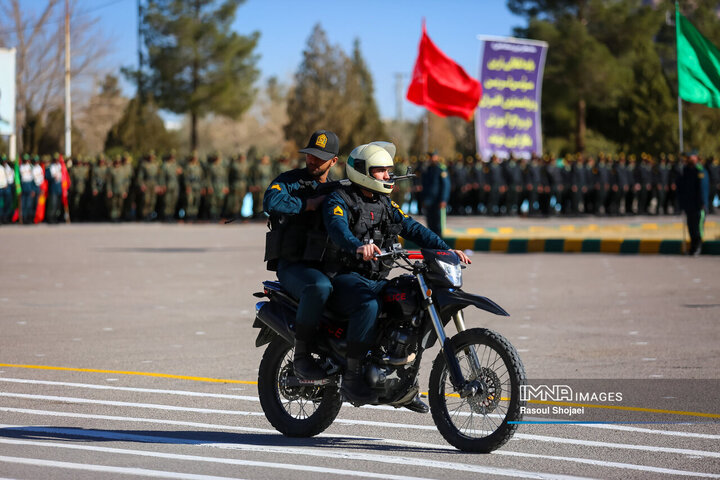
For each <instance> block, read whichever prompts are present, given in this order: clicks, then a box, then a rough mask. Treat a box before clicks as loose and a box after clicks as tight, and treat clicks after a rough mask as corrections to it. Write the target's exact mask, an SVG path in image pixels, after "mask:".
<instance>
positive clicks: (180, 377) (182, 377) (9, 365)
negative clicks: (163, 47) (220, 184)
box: [0, 363, 720, 418]
mask: <svg viewBox="0 0 720 480" xmlns="http://www.w3.org/2000/svg"><path fill="white" fill-rule="evenodd" d="M0 367H6V368H28V369H33V370H55V371H64V372H89V373H112V374H115V375H137V376H142V377H158V378H173V379H177V380H191V381H194V382H213V383H241V384H244V385H257V382H253V381H249V380H232V379H227V378H209V377H191V376H187V375H172V374H169V373H152V372H131V371H124V370H101V369H97V368H72V367H53V366H48V365H16V364H12V363H0ZM422 395H424V396H426V397H427V395H428V394H427V392H422ZM446 396H449V397H459V395H458V394H457V393H450V394H446ZM501 400H502V401H505V402H507V401H509V400H510V398H505V397H502V398H501ZM528 403H540V404H545V405H559V406H563V407H588V408H604V409H607V410H624V411H628V412H648V413H665V414H669V415H686V416H692V417H705V418H720V414H717V413H702V412H683V411H679V410H660V409H656V408H641V407H621V406H618V405H592V404H588V403H570V402H549V401H542V400H530V401H528Z"/></svg>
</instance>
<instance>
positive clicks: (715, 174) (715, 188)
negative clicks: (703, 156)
mask: <svg viewBox="0 0 720 480" xmlns="http://www.w3.org/2000/svg"><path fill="white" fill-rule="evenodd" d="M705 169H706V170H707V172H708V176H709V177H710V197H709V200H708V213H715V205H714V203H715V197H717V196H718V194H720V158H719V157H718V156H717V155H716V156H714V157H712V158H709V159H708V160H707V163H706V168H705Z"/></svg>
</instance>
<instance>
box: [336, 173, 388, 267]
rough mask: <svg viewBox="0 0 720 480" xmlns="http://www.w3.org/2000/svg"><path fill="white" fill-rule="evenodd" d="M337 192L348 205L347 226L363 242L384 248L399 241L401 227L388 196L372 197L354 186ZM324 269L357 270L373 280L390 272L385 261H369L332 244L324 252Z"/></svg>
mask: <svg viewBox="0 0 720 480" xmlns="http://www.w3.org/2000/svg"><path fill="white" fill-rule="evenodd" d="M338 194H339V195H340V197H342V199H343V200H344V201H345V204H346V206H347V208H348V212H347V219H348V226H349V227H350V231H351V232H352V233H353V235H354V236H355V238H357V239H358V240H360V241H361V242H362V243H363V244H369V243H374V244H375V245H377V246H378V247H379V248H381V249H382V248H386V247H390V246H391V245H392V244H393V243H397V241H398V234H399V233H400V231H401V230H402V226H401V225H400V224H399V223H396V222H395V221H394V219H393V218H394V216H393V209H392V205H391V204H390V198H389V197H388V196H387V195H375V196H374V197H373V198H372V199H369V198H367V197H365V196H364V195H363V194H362V193H361V192H360V191H359V190H358V189H357V188H354V187H350V188H345V189H342V190H338ZM325 269H326V271H328V272H329V273H330V274H337V273H347V272H358V273H360V274H361V275H363V276H364V277H367V278H370V279H371V280H378V279H381V278H385V277H387V275H388V273H389V272H390V266H386V265H384V264H383V263H382V262H379V261H376V260H373V261H370V262H366V261H364V260H363V259H362V258H358V255H357V254H356V253H355V252H353V253H350V252H345V251H343V250H340V249H339V248H338V247H337V246H335V245H332V244H331V246H330V247H329V248H328V251H327V254H326V255H325Z"/></svg>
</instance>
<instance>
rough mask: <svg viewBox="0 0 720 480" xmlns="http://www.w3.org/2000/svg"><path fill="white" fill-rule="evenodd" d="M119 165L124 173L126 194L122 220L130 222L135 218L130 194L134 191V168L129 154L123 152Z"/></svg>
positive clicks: (133, 197) (132, 196)
mask: <svg viewBox="0 0 720 480" xmlns="http://www.w3.org/2000/svg"><path fill="white" fill-rule="evenodd" d="M120 164H121V167H122V169H123V170H124V171H125V178H126V181H127V192H128V194H127V198H125V201H124V202H123V207H122V218H123V219H125V220H131V219H134V218H135V216H136V209H135V207H136V205H135V196H134V195H133V194H132V192H133V191H135V167H134V166H133V158H132V156H131V155H130V153H129V152H123V154H122V158H121V160H120Z"/></svg>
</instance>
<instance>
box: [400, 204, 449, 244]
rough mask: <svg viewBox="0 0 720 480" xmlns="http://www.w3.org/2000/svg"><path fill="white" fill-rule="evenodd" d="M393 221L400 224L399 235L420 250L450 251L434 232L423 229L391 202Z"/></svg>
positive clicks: (422, 226)
mask: <svg viewBox="0 0 720 480" xmlns="http://www.w3.org/2000/svg"><path fill="white" fill-rule="evenodd" d="M391 204H392V210H393V220H394V221H395V222H397V223H400V225H401V227H402V230H401V231H400V235H402V237H403V238H407V239H408V240H411V241H412V242H414V243H416V244H417V245H420V246H421V247H422V248H433V249H436V250H450V247H449V246H448V244H447V243H445V242H444V241H443V239H442V238H440V237H439V236H438V235H437V234H436V233H435V232H433V231H432V230H430V229H429V228H427V227H425V226H424V225H422V224H421V223H418V222H417V221H415V220H413V218H412V217H410V216H409V215H407V214H406V213H405V212H403V211H402V209H400V206H399V205H398V204H397V203H395V202H392V203H391Z"/></svg>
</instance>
